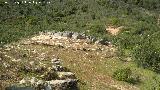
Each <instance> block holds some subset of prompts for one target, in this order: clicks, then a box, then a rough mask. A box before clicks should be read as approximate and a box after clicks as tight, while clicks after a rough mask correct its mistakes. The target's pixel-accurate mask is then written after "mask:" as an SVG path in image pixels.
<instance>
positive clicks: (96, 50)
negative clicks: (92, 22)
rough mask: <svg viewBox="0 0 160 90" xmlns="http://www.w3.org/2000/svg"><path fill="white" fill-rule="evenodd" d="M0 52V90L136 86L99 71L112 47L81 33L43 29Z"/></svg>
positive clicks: (124, 89) (126, 89)
mask: <svg viewBox="0 0 160 90" xmlns="http://www.w3.org/2000/svg"><path fill="white" fill-rule="evenodd" d="M0 51H1V52H0V62H1V64H0V85H1V86H0V89H2V90H3V89H5V88H6V87H8V88H7V89H8V90H11V88H12V89H13V88H23V87H26V86H29V87H26V88H29V89H28V90H33V89H36V90H42V89H45V90H66V89H67V90H68V89H69V90H76V89H81V90H85V89H90V90H102V89H103V90H108V89H109V90H117V89H121V90H137V89H138V88H136V87H134V86H130V85H125V86H124V85H121V84H119V83H117V81H115V80H113V79H112V78H111V77H110V76H107V75H105V74H106V73H101V72H103V68H105V67H106V66H105V65H104V64H105V61H106V59H107V58H108V59H114V58H115V57H116V48H115V47H114V46H113V45H112V44H111V43H110V42H109V41H106V40H103V39H96V38H95V37H91V36H86V35H85V34H83V33H74V32H68V31H66V32H43V33H40V34H39V35H35V36H33V37H32V38H30V39H23V40H21V41H19V42H16V43H11V44H9V45H5V47H3V48H0ZM101 70H102V71H101ZM77 83H78V84H77ZM11 86H12V87H11ZM79 87H80V88H79Z"/></svg>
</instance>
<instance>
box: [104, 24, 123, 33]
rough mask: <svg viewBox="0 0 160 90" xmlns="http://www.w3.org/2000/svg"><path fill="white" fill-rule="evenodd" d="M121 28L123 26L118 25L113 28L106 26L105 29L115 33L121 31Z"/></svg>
mask: <svg viewBox="0 0 160 90" xmlns="http://www.w3.org/2000/svg"><path fill="white" fill-rule="evenodd" d="M122 28H124V27H123V26H120V27H117V28H115V27H114V26H108V27H107V28H106V31H107V32H109V33H111V34H112V35H117V34H118V33H119V32H120V31H121V29H122Z"/></svg>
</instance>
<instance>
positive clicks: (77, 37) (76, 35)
mask: <svg viewBox="0 0 160 90" xmlns="http://www.w3.org/2000/svg"><path fill="white" fill-rule="evenodd" d="M72 38H73V39H86V36H85V34H79V33H73V35H72Z"/></svg>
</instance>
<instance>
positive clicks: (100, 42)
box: [95, 39, 109, 45]
mask: <svg viewBox="0 0 160 90" xmlns="http://www.w3.org/2000/svg"><path fill="white" fill-rule="evenodd" d="M95 43H98V44H102V45H109V42H108V41H107V40H104V39H99V40H97V41H96V42H95Z"/></svg>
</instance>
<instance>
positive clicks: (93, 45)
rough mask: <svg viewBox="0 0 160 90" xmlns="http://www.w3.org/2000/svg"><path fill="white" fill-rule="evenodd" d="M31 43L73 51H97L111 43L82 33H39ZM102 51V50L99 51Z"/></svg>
mask: <svg viewBox="0 0 160 90" xmlns="http://www.w3.org/2000/svg"><path fill="white" fill-rule="evenodd" d="M31 41H32V43H34V44H35V43H36V44H45V45H53V46H59V47H62V48H72V49H74V50H87V51H90V50H99V49H100V48H106V46H109V45H111V43H110V42H109V41H107V40H105V39H97V38H96V37H93V36H87V35H85V34H84V33H77V32H71V31H64V32H55V31H52V32H41V33H40V35H39V36H35V37H33V38H32V39H31ZM101 50H104V49H101Z"/></svg>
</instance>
